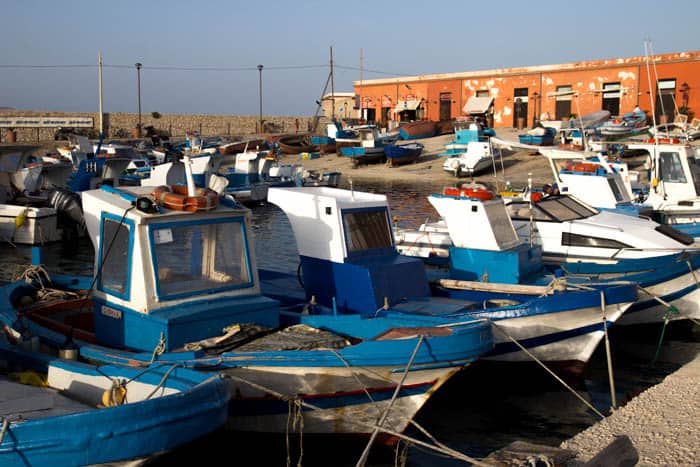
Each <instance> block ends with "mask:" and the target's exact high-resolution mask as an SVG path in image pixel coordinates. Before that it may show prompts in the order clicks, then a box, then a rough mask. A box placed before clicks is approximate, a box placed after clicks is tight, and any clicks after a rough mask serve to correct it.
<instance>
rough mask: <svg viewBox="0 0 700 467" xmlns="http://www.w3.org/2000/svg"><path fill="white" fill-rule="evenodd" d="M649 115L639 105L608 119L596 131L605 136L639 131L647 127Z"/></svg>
mask: <svg viewBox="0 0 700 467" xmlns="http://www.w3.org/2000/svg"><path fill="white" fill-rule="evenodd" d="M646 123H647V115H646V113H644V111H643V110H641V109H640V108H639V107H637V108H635V109H634V110H633V111H632V112H627V113H626V114H624V115H622V116H620V117H615V118H612V119H610V120H607V121H606V122H605V123H603V124H602V125H600V126H599V127H598V128H597V129H596V132H597V133H600V134H601V135H605V136H619V135H626V134H630V133H638V132H640V131H642V130H644V129H646V128H647V126H646Z"/></svg>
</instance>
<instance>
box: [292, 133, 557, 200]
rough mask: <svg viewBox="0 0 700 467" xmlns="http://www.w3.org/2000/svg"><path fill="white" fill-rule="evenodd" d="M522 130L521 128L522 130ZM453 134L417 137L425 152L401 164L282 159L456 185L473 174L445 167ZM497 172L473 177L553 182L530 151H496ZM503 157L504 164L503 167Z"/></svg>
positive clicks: (366, 175) (345, 175)
mask: <svg viewBox="0 0 700 467" xmlns="http://www.w3.org/2000/svg"><path fill="white" fill-rule="evenodd" d="M520 133H522V132H520ZM517 134H518V132H516V130H512V129H499V130H497V135H498V137H500V138H502V139H506V140H517ZM454 137H455V136H454V134H448V135H442V136H435V137H433V138H426V139H421V140H416V141H418V142H420V143H422V144H423V145H424V146H425V149H424V150H423V154H421V156H420V158H419V159H418V161H416V162H415V163H413V164H407V165H403V166H398V167H388V166H386V165H385V164H382V163H378V164H367V165H360V166H358V167H353V164H352V161H351V159H350V158H349V157H344V156H339V155H336V154H335V153H333V154H322V155H321V156H320V157H319V158H318V159H310V160H302V159H301V157H300V156H299V155H297V154H283V155H282V156H281V157H280V162H281V163H283V164H301V165H303V166H304V168H305V169H311V170H319V171H324V172H332V171H337V172H341V173H342V179H343V180H344V182H347V180H348V179H354V180H396V181H399V180H400V181H405V182H412V181H415V182H421V181H426V180H430V181H431V182H438V183H440V182H444V184H445V185H446V186H447V185H454V184H455V183H456V182H458V181H461V182H470V181H471V178H469V177H462V178H459V179H457V178H456V177H455V176H454V175H452V174H451V173H450V172H447V171H445V170H444V169H443V168H442V164H443V162H444V160H445V157H441V156H438V154H439V153H441V152H443V151H444V150H445V144H447V143H449V142H450V141H452V140H453V139H454ZM496 156H497V160H496V168H497V174H498V175H497V176H494V173H493V170H491V171H488V172H487V173H484V174H481V175H479V176H477V177H474V181H477V182H479V183H485V184H487V185H489V186H492V187H493V188H496V183H498V188H503V187H504V183H505V181H506V180H508V181H510V182H511V184H512V185H513V186H514V187H524V186H526V185H527V180H528V173H531V174H532V183H533V186H534V187H540V186H542V185H543V184H544V183H551V180H552V172H551V169H550V168H549V165H548V164H547V161H546V159H545V158H544V157H543V156H542V155H539V154H536V153H532V152H531V151H509V150H505V149H504V150H503V151H502V158H501V157H498V156H499V154H498V151H497V152H496ZM501 160H502V163H503V166H502V167H501Z"/></svg>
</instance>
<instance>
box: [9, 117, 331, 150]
mask: <svg viewBox="0 0 700 467" xmlns="http://www.w3.org/2000/svg"><path fill="white" fill-rule="evenodd" d="M0 116H16V117H36V116H41V117H62V116H64V117H92V119H93V124H94V127H93V129H92V130H93V131H92V133H94V134H97V133H98V132H99V125H100V120H99V113H98V112H42V111H33V110H4V109H3V110H0ZM138 120H139V118H138V114H136V113H121V112H111V113H105V114H104V127H105V136H106V138H110V139H120V138H132V137H133V136H134V134H133V129H134V128H135V127H136V125H137V124H138ZM263 121H264V133H297V132H299V133H305V132H307V131H309V130H310V128H311V125H312V121H313V117H293V116H273V115H263ZM141 124H142V126H144V127H146V126H148V125H152V126H153V127H155V128H157V129H159V130H165V131H168V132H169V133H170V135H171V136H172V137H175V138H177V137H184V136H185V135H186V134H187V132H190V131H197V132H199V133H200V134H201V135H202V136H225V137H231V138H235V137H239V136H246V135H252V134H257V133H258V127H259V116H257V115H255V116H253V115H206V114H201V115H185V114H161V115H160V118H153V116H152V115H151V114H150V113H143V114H141ZM319 128H323V127H322V126H319ZM85 130H89V129H87V128H86V129H85ZM9 131H10V129H8V128H0V142H8V140H9V139H10V138H11V135H10V134H9ZM13 131H14V133H15V138H16V142H18V143H33V142H42V141H51V140H53V139H54V133H55V131H56V128H15V129H13Z"/></svg>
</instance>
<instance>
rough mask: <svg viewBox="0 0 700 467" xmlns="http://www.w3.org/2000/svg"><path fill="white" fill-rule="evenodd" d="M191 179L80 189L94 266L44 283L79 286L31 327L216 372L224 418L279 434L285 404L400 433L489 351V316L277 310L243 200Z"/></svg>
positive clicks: (40, 312) (319, 428) (350, 425)
mask: <svg viewBox="0 0 700 467" xmlns="http://www.w3.org/2000/svg"><path fill="white" fill-rule="evenodd" d="M185 167H186V168H187V167H189V166H188V165H187V163H185ZM187 178H188V187H187V190H188V191H183V190H181V189H176V188H175V187H172V188H171V189H164V188H161V189H158V190H156V192H155V193H154V189H153V188H150V187H129V188H124V189H120V188H111V187H106V186H103V187H102V189H100V190H91V191H87V192H84V193H83V206H84V209H85V213H86V216H85V217H86V224H87V228H88V231H89V234H90V237H91V239H92V241H93V242H94V246H95V251H96V255H95V267H94V271H95V275H94V277H93V278H89V280H82V281H79V280H77V279H76V280H74V279H73V278H67V280H64V281H61V278H60V277H54V278H53V279H54V280H53V283H52V286H53V287H58V286H60V285H61V284H63V285H72V286H73V287H75V288H79V289H82V290H84V291H85V294H84V295H83V296H82V297H81V298H80V299H78V300H74V301H66V300H63V301H61V302H60V306H52V305H51V304H50V303H47V304H45V306H42V305H41V304H39V305H37V311H36V312H34V313H30V314H26V315H24V316H25V317H26V319H25V321H26V323H27V329H28V330H29V331H30V332H31V333H32V335H35V336H39V337H40V338H42V339H50V338H52V336H55V335H56V333H62V334H70V333H72V334H73V336H74V341H75V342H76V344H77V345H78V347H79V348H80V355H81V357H83V358H87V359H90V360H94V361H99V362H104V363H121V364H130V365H138V366H148V365H149V364H150V363H151V362H156V363H161V364H167V365H174V364H177V365H181V366H184V367H190V368H195V369H199V370H202V371H205V372H209V373H222V374H224V375H225V376H226V380H227V382H228V383H229V389H230V392H231V394H232V399H231V404H230V421H231V425H232V427H233V428H234V429H238V430H245V431H257V432H276V433H285V432H288V429H289V426H288V422H289V417H290V414H291V412H290V410H293V412H294V414H296V416H299V417H303V431H304V433H360V434H368V433H372V432H373V431H374V430H375V429H376V426H377V420H379V418H378V417H381V418H382V419H383V423H382V424H381V430H386V431H388V432H390V433H396V432H401V431H403V430H404V429H405V428H406V426H407V425H408V423H409V422H410V421H411V419H412V418H413V416H414V415H415V414H416V412H417V411H418V410H419V409H420V408H421V407H422V406H423V404H425V402H426V401H427V400H428V399H429V397H430V396H431V395H432V394H433V393H434V392H435V391H436V390H437V389H438V388H439V387H440V386H441V385H442V384H443V383H445V382H446V381H447V380H449V378H450V377H452V375H454V374H455V373H456V372H458V371H459V370H461V369H462V368H464V367H465V366H466V365H468V364H470V363H471V362H473V361H474V360H476V359H477V358H479V357H480V356H481V355H483V354H484V353H485V352H487V351H489V350H491V348H492V346H493V337H492V334H491V330H490V326H489V324H488V323H487V322H485V321H484V320H479V319H464V320H462V321H460V322H455V321H454V320H451V319H445V318H441V317H433V316H418V315H415V314H409V313H404V312H402V311H401V310H394V309H391V308H388V309H382V310H378V309H377V308H378V307H375V306H374V304H373V303H372V304H371V306H370V302H365V304H366V305H367V307H365V308H362V309H361V310H360V309H358V310H356V311H348V310H345V309H344V308H343V309H339V308H336V309H330V310H325V311H324V310H322V309H321V308H319V309H317V310H316V309H314V307H313V306H308V307H304V308H302V307H300V308H299V309H298V310H297V309H293V308H286V309H285V310H281V309H280V306H279V302H278V301H276V300H274V299H271V298H269V297H266V296H263V295H262V294H261V292H260V282H259V279H258V272H257V267H256V262H255V256H254V254H253V252H254V248H253V237H252V233H251V212H250V210H249V209H247V208H244V207H242V206H240V205H238V204H237V203H235V202H233V201H232V199H231V198H228V197H223V198H220V197H219V196H215V195H213V194H212V193H211V192H209V191H206V190H204V189H196V188H195V186H194V183H193V182H192V180H191V177H189V176H188V177H187ZM156 202H157V203H156ZM324 212H325V211H324ZM319 214H321V213H319ZM324 215H325V214H324ZM316 228H318V226H316ZM353 252H354V250H353ZM48 283H50V282H48V281H42V284H48ZM91 283H92V284H94V288H91V287H90V284H91ZM19 286H21V285H19V284H13V285H10V286H8V287H10V288H12V287H19ZM39 287H40V286H39ZM6 290H7V289H6ZM25 290H26V289H25ZM328 293H332V292H328ZM24 300H25V299H23V298H19V297H18V299H17V300H15V301H13V302H12V305H16V304H17V303H20V302H22V301H24ZM342 303H343V302H342V297H339V299H338V304H339V305H341V306H342ZM59 310H60V311H59ZM2 312H3V315H4V316H7V317H8V319H10V320H16V319H17V317H18V316H19V313H21V310H19V309H17V308H16V306H12V307H10V306H8V305H7V304H4V307H3V309H2ZM290 401H291V403H290ZM295 407H296V408H298V409H299V410H298V411H297V410H296V409H295Z"/></svg>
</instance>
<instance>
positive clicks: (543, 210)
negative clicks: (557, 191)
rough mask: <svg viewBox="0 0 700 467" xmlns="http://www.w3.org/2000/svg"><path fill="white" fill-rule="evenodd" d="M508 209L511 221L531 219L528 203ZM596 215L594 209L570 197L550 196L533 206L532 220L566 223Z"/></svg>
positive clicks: (510, 206) (509, 206) (515, 203)
mask: <svg viewBox="0 0 700 467" xmlns="http://www.w3.org/2000/svg"><path fill="white" fill-rule="evenodd" d="M507 208H508V214H509V215H510V217H511V219H522V220H529V219H530V205H529V203H527V202H513V203H510V204H509V205H508V206H507ZM595 214H597V212H596V211H595V210H594V209H591V208H589V207H588V206H585V205H584V204H581V203H580V202H578V201H577V200H575V199H574V198H571V197H569V196H549V197H546V198H543V199H542V200H540V201H538V202H536V203H533V204H532V219H533V220H535V221H544V222H566V221H572V220H576V219H585V218H587V217H591V216H593V215H595Z"/></svg>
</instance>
